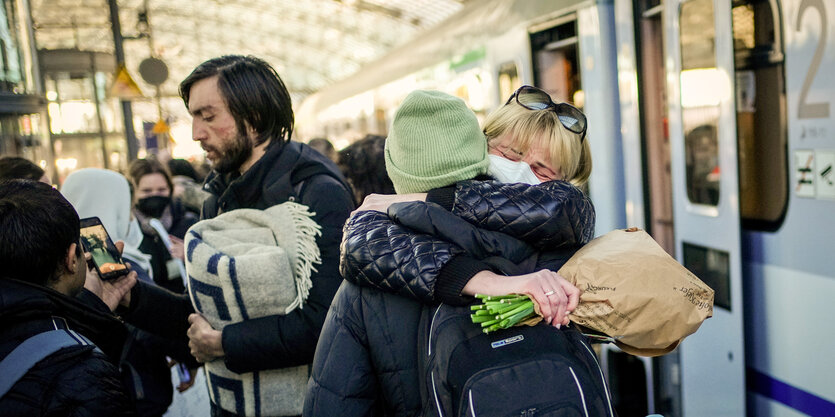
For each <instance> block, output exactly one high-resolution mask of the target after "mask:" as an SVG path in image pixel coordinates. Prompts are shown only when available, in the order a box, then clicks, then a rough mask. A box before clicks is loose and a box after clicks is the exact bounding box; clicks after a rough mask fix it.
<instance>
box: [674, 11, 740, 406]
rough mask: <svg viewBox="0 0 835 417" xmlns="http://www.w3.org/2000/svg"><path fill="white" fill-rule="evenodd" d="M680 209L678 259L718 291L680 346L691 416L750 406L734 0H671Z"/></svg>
mask: <svg viewBox="0 0 835 417" xmlns="http://www.w3.org/2000/svg"><path fill="white" fill-rule="evenodd" d="M664 9H665V12H666V13H665V16H666V17H667V19H666V22H665V35H666V40H667V43H666V51H667V53H668V54H667V57H668V61H667V62H668V65H667V68H666V71H667V82H668V90H667V91H668V94H669V96H668V97H669V106H668V109H669V112H668V120H669V132H670V150H671V165H672V179H673V182H672V184H673V187H672V188H673V215H674V218H675V226H674V232H675V243H676V254H677V258H678V259H679V261H680V262H681V263H682V264H683V265H685V266H686V267H687V268H688V269H690V270H691V271H692V272H693V273H695V274H696V275H697V276H699V277H700V278H701V279H702V280H703V281H705V283H707V284H708V285H710V286H711V287H712V288H713V289H714V290H715V291H716V293H715V298H714V309H713V317H712V318H710V319H708V320H707V321H705V323H704V324H703V325H702V326H701V328H700V329H699V331H698V332H697V333H695V334H693V335H691V336H689V337H688V338H687V339H686V340H685V341H684V343H682V345H681V346H680V347H679V349H678V352H679V358H680V381H681V410H682V414H683V415H684V416H741V415H745V358H744V344H743V305H742V276H741V272H742V268H741V256H740V252H741V251H740V208H739V200H740V198H739V188H738V184H739V181H738V167H737V162H738V159H737V141H736V118H735V115H736V112H735V103H734V94H733V86H734V78H735V73H734V51H733V44H734V39H733V35H732V30H731V29H732V24H731V21H732V13H731V2H730V1H729V0H715V1H714V0H683V1H682V0H672V1H669V2H667V3H665V7H664Z"/></svg>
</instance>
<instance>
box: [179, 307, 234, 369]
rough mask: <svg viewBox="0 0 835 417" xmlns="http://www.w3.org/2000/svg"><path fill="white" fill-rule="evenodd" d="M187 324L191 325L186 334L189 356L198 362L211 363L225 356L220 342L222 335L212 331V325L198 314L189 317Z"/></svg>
mask: <svg viewBox="0 0 835 417" xmlns="http://www.w3.org/2000/svg"><path fill="white" fill-rule="evenodd" d="M188 322H189V323H190V324H191V327H189V328H188V332H187V333H186V334H187V335H188V347H189V348H190V349H191V355H192V356H194V358H195V359H197V361H198V362H200V363H206V362H211V361H213V360H215V359H217V358H219V357H222V356H224V355H225V353H224V352H223V344H222V342H221V340H222V339H221V336H222V335H223V333H221V332H220V331H218V330H215V329H213V328H212V325H211V324H209V322H208V321H206V319H205V318H203V316H201V315H200V314H191V315H189V316H188Z"/></svg>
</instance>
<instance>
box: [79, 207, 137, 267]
mask: <svg viewBox="0 0 835 417" xmlns="http://www.w3.org/2000/svg"><path fill="white" fill-rule="evenodd" d="M81 244H82V245H83V246H84V250H85V251H86V252H90V254H91V255H92V256H93V263H94V264H95V266H96V270H97V271H98V273H99V275H100V276H101V277H102V279H111V278H116V277H118V276H121V275H124V274H127V273H128V269H127V266H125V264H124V262H122V257H121V256H120V255H119V250H118V249H116V245H114V244H113V241H112V240H111V239H110V236H109V235H108V234H107V231H106V230H105V229H104V226H103V225H102V224H101V221H100V220H99V219H98V218H97V217H92V218H87V219H83V220H81Z"/></svg>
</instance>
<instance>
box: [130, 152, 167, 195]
mask: <svg viewBox="0 0 835 417" xmlns="http://www.w3.org/2000/svg"><path fill="white" fill-rule="evenodd" d="M148 174H161V175H162V176H163V177H165V183H166V184H168V191H169V192H170V193H173V192H174V184H173V183H172V182H171V174H169V173H168V169H166V168H165V165H163V164H162V163H161V162H159V161H157V160H156V159H150V158H144V159H137V160H134V161H133V162H131V163H130V165H128V177H129V178H130V180H131V182H133V186H134V187H136V188H139V180H141V179H142V177H144V176H146V175H148Z"/></svg>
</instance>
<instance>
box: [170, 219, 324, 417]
mask: <svg viewBox="0 0 835 417" xmlns="http://www.w3.org/2000/svg"><path fill="white" fill-rule="evenodd" d="M312 216H313V213H311V212H310V211H308V209H307V206H304V205H301V204H297V203H293V202H286V203H283V204H279V205H277V206H273V207H270V208H269V209H267V210H254V209H240V210H233V211H230V212H227V213H224V214H221V215H220V216H218V217H216V218H213V219H209V220H203V221H200V222H198V223H196V224H195V225H194V226H192V227H191V228H190V229H189V231H188V233H187V234H186V239H185V245H186V271H187V273H188V281H189V286H188V287H189V288H188V291H189V295H190V297H191V301H192V303H193V304H194V308H195V310H196V311H198V312H199V313H200V314H202V315H203V316H204V317H205V318H206V320H207V321H208V322H209V323H210V324H211V325H212V327H213V328H215V329H217V330H222V329H223V327H225V326H226V325H228V324H232V323H238V322H241V321H244V320H249V319H255V318H258V317H264V316H268V315H275V314H280V315H284V314H287V313H289V312H291V311H293V310H294V309H296V308H303V306H304V301H305V300H306V299H307V295H308V294H309V292H310V288H311V286H312V282H311V280H310V275H311V273H312V271H315V270H316V269H315V268H314V266H313V265H314V264H317V263H320V262H321V257H320V253H319V248H318V246H317V245H316V236H319V235H321V230H320V229H321V228H320V226H319V225H318V224H316V222H315V221H313V219H312ZM205 369H206V380H207V382H208V385H209V395H210V397H211V400H212V402H213V403H215V405H217V406H219V407H221V408H222V409H224V410H227V411H231V412H234V413H237V414H238V415H247V416H255V415H269V416H282V415H299V414H301V412H302V406H303V401H304V393H305V391H306V388H307V378H308V367H307V366H306V365H305V366H300V367H293V368H283V369H275V370H268V371H256V372H249V373H244V374H237V373H234V372H232V371H230V370H228V369H227V368H226V366H225V365H224V361H223V359H217V360H214V361H212V362H209V363H207V364H206V366H205Z"/></svg>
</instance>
